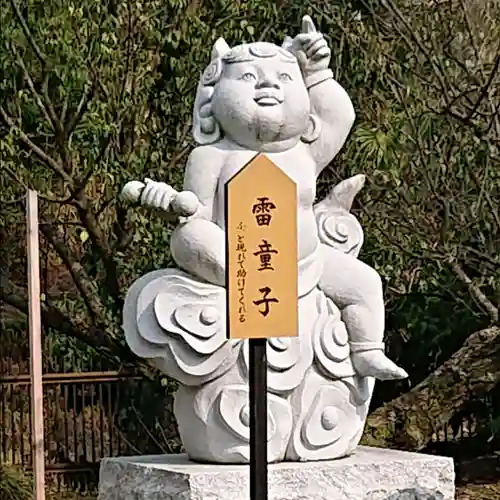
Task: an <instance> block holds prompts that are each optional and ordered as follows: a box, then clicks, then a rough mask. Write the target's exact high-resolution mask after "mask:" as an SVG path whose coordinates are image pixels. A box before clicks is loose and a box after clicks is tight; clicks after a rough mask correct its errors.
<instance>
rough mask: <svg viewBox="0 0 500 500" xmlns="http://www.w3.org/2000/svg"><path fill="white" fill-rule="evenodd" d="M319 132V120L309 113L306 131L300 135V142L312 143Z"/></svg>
mask: <svg viewBox="0 0 500 500" xmlns="http://www.w3.org/2000/svg"><path fill="white" fill-rule="evenodd" d="M320 133H321V121H320V119H319V118H318V117H317V116H316V115H315V114H312V113H311V114H310V115H309V122H308V124H307V132H306V133H305V134H303V135H302V137H301V139H302V142H305V143H306V144H311V143H313V142H314V141H315V140H316V139H317V138H318V137H319V134H320Z"/></svg>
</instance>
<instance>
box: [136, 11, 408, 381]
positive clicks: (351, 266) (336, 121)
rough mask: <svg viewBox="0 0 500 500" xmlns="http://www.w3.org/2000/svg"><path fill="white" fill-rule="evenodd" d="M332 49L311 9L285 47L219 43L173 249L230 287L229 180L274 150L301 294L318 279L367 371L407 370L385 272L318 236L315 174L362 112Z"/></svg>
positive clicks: (198, 107)
mask: <svg viewBox="0 0 500 500" xmlns="http://www.w3.org/2000/svg"><path fill="white" fill-rule="evenodd" d="M330 56H331V53H330V49H329V47H328V45H327V42H326V40H325V39H324V37H323V35H322V34H321V33H319V32H317V31H316V29H315V27H314V25H313V23H312V20H311V18H310V17H309V16H305V17H304V18H303V21H302V33H300V34H299V35H297V36H296V37H295V38H293V39H291V38H287V39H286V40H285V42H284V43H283V46H282V47H278V46H276V45H274V44H270V43H265V42H256V43H249V44H243V45H239V46H237V47H234V48H232V49H231V48H230V47H229V46H228V45H227V44H226V42H225V41H224V40H223V39H219V40H218V41H217V42H216V43H215V45H214V48H213V52H212V60H211V62H210V64H209V66H208V67H207V68H206V69H205V71H204V73H203V74H202V76H201V79H200V82H199V86H198V91H197V96H196V101H195V106H194V114H193V135H194V139H195V140H196V142H197V143H198V144H199V146H198V147H197V148H196V149H194V150H193V151H192V153H191V155H190V157H189V160H188V163H187V167H186V172H185V179H184V191H183V192H181V193H177V194H175V196H174V198H173V200H172V207H173V209H174V210H176V211H177V212H179V213H180V214H182V215H184V216H187V217H183V218H182V219H181V224H180V225H179V226H178V227H177V229H176V230H175V231H174V234H173V235H172V239H171V249H172V255H173V257H174V260H175V261H176V263H177V264H178V265H179V267H181V268H182V269H184V270H185V271H187V272H189V273H191V274H192V275H194V276H197V277H199V278H202V279H204V280H206V281H208V282H210V283H213V284H216V285H220V286H224V283H225V235H224V185H225V183H226V182H227V181H228V180H229V179H230V178H231V177H232V176H233V175H234V174H235V173H236V172H238V170H240V169H241V168H242V167H243V166H244V165H245V164H247V163H248V162H249V161H250V160H251V159H252V158H253V157H254V156H255V155H256V154H257V153H265V154H266V155H267V156H268V157H269V158H270V159H271V160H272V161H273V162H274V163H275V164H276V165H277V166H279V167H280V168H282V169H283V171H284V172H286V173H287V174H288V175H289V176H290V177H291V178H292V179H293V180H294V181H295V182H296V184H297V189H298V193H297V194H298V234H299V241H298V257H299V294H300V293H302V294H305V293H307V291H308V287H309V289H310V286H311V279H313V281H314V283H313V285H314V286H316V285H317V286H319V288H320V289H321V290H322V291H323V292H324V293H325V294H326V295H327V296H328V297H329V298H330V299H332V300H333V301H334V303H335V304H336V305H337V306H338V307H339V308H340V309H341V310H342V319H343V320H344V322H345V324H346V326H347V330H348V334H349V340H350V345H351V359H352V362H353V365H354V368H355V370H356V372H357V373H358V374H359V375H360V376H373V377H375V378H377V379H381V380H384V379H397V378H405V377H406V376H407V374H406V372H405V371H404V370H403V369H401V368H399V367H398V366H396V365H395V364H394V363H393V362H392V361H391V360H390V359H389V358H387V357H386V356H385V354H384V350H383V342H382V341H383V334H384V301H383V292H382V282H381V279H380V277H379V275H378V274H377V272H376V271H375V270H373V269H372V268H371V267H369V266H367V265H366V264H364V263H363V262H361V261H359V260H357V259H356V258H355V257H353V256H351V255H347V254H345V253H343V252H341V251H339V250H336V249H334V248H332V247H331V246H327V245H324V244H322V243H321V242H320V239H319V236H318V228H317V223H316V218H315V214H314V212H313V204H314V200H315V195H316V180H317V178H318V176H319V174H320V173H321V171H322V170H323V169H324V168H325V167H326V166H327V165H328V164H329V163H330V162H331V160H332V159H333V158H334V157H335V156H336V154H337V153H338V152H339V150H340V149H341V147H342V146H343V144H344V142H345V140H346V138H347V136H348V134H349V131H350V129H351V127H352V125H353V123H354V119H355V113H354V109H353V106H352V103H351V100H350V98H349V96H348V95H347V93H346V92H345V91H344V89H343V88H342V87H341V86H340V85H339V84H338V83H337V82H336V81H335V80H334V79H333V73H332V71H331V70H330V69H329V64H330ZM169 189H170V190H171V188H170V187H169V186H167V185H166V184H163V183H157V182H148V183H147V184H146V187H145V188H144V191H143V193H142V196H141V202H142V204H145V205H149V206H161V205H162V203H164V202H163V201H162V200H164V199H165V193H166V192H167V191H168V190H169ZM170 192H171V191H170ZM193 193H194V195H193ZM164 208H166V207H164ZM311 262H312V263H313V265H311ZM314 276H316V278H314Z"/></svg>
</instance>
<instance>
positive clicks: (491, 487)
mask: <svg viewBox="0 0 500 500" xmlns="http://www.w3.org/2000/svg"><path fill="white" fill-rule="evenodd" d="M456 472H457V495H456V498H457V500H499V499H500V453H498V454H494V455H490V456H484V457H478V458H475V459H472V460H467V461H462V462H458V463H456Z"/></svg>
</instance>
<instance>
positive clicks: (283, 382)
mask: <svg viewBox="0 0 500 500" xmlns="http://www.w3.org/2000/svg"><path fill="white" fill-rule="evenodd" d="M330 56H331V51H330V48H329V47H328V44H327V41H326V39H325V38H324V37H323V35H322V34H321V33H319V32H317V31H316V29H315V27H314V24H313V22H312V20H311V19H310V18H309V17H308V16H305V17H304V19H303V22H302V29H301V32H300V33H299V34H298V35H297V36H295V37H294V38H287V39H286V40H285V41H284V43H283V44H282V46H278V45H274V44H272V43H267V42H256V43H249V44H242V45H238V46H236V47H232V48H231V47H229V46H228V44H227V43H226V42H225V41H224V40H223V39H219V40H218V41H217V42H216V43H215V45H214V47H213V51H212V56H211V61H210V62H209V64H208V66H207V67H206V68H205V70H204V71H203V73H202V75H201V78H200V81H199V85H198V90H197V95H196V99H195V104H194V110H193V137H194V139H195V141H196V142H197V143H198V146H197V147H196V148H195V149H194V150H193V151H192V152H191V154H190V156H189V159H188V162H187V165H186V170H185V177H184V186H183V191H182V192H180V193H179V192H177V191H175V189H173V188H172V187H171V186H169V185H167V184H165V183H163V182H157V181H153V180H151V179H146V180H145V182H139V181H132V182H131V183H129V184H127V185H126V186H125V188H124V190H123V196H124V198H125V199H126V200H128V201H138V202H139V203H140V204H141V205H143V206H145V207H150V208H155V209H161V210H165V211H171V212H174V213H175V214H177V215H178V216H179V218H180V219H179V222H180V223H179V225H178V226H177V227H176V229H175V230H174V232H173V234H172V237H171V239H170V248H171V253H172V256H173V258H174V260H175V262H176V264H177V266H178V269H165V270H159V271H154V272H152V273H149V274H146V275H145V276H143V277H141V278H140V279H138V280H137V281H136V282H135V283H133V285H132V286H131V288H130V290H129V292H128V294H127V296H126V299H125V307H124V311H123V328H124V332H125V338H126V341H127V343H128V345H129V347H130V349H131V350H132V351H133V352H134V353H135V354H136V355H138V356H140V357H143V358H146V359H148V360H149V361H150V362H151V363H152V364H153V365H155V366H156V367H157V368H158V369H159V370H161V371H162V372H164V373H165V374H166V375H168V376H170V377H173V378H175V379H176V380H177V381H178V382H179V383H180V385H179V390H178V392H177V394H176V396H175V406H174V411H175V415H176V418H177V422H178V425H179V432H180V436H181V439H182V442H183V445H184V448H185V449H186V451H187V453H188V455H189V456H190V457H191V458H192V459H196V460H199V461H205V462H215V463H247V462H248V460H249V454H250V450H249V428H248V418H247V417H246V415H248V408H247V401H248V354H247V352H248V349H247V347H248V346H247V344H246V342H243V341H229V340H226V339H227V336H226V333H227V332H226V304H225V297H226V290H225V274H226V273H225V240H226V238H225V216H224V206H225V198H224V196H225V185H226V183H227V182H228V181H229V180H230V179H231V178H232V177H233V176H234V175H235V174H236V173H237V172H239V171H240V170H241V168H243V167H244V166H245V165H246V164H247V163H248V162H249V161H250V160H251V159H252V158H254V157H255V156H256V155H257V154H265V155H266V156H267V157H268V158H269V159H270V160H271V161H272V162H273V163H274V164H275V165H276V166H277V167H278V168H280V169H282V170H283V172H284V173H286V174H287V175H288V176H289V177H290V178H291V179H292V180H293V181H294V182H295V184H296V186H297V195H298V196H297V200H298V207H297V214H298V219H297V228H298V263H297V266H298V281H299V283H298V305H297V307H298V315H299V336H298V337H297V338H291V339H290V341H289V342H288V343H286V344H285V343H283V342H281V343H278V342H273V341H272V340H270V341H268V345H267V357H268V381H269V383H268V392H269V397H268V399H269V426H268V427H269V434H268V449H269V460H270V461H271V462H279V461H282V460H285V459H286V460H289V461H293V460H300V461H306V460H325V459H332V458H338V457H342V456H346V455H348V454H349V453H351V452H352V451H353V450H354V449H355V447H356V445H357V444H358V442H359V439H360V437H361V433H362V430H363V426H364V423H365V419H366V414H367V411H368V406H369V403H370V399H371V396H372V392H373V386H374V380H375V379H383V380H385V379H396V378H404V377H406V376H407V374H406V372H405V371H404V370H402V369H401V368H399V367H398V366H396V365H395V364H394V363H393V362H392V361H391V360H389V359H388V358H387V357H386V356H385V354H384V343H383V336H384V300H383V290H382V283H381V280H380V277H379V275H378V274H377V273H376V272H375V271H374V270H373V269H372V268H370V267H368V266H367V265H366V264H364V263H363V262H361V261H360V260H358V258H357V257H358V254H359V251H360V249H361V246H362V243H363V230H362V228H361V226H360V224H359V222H358V221H357V220H356V218H355V217H354V216H353V215H352V214H351V213H350V209H351V206H352V202H353V200H354V197H355V196H356V194H357V193H358V192H359V190H360V189H361V188H362V186H363V184H364V176H362V175H358V176H354V177H352V178H351V179H347V180H345V181H343V182H341V183H340V184H338V185H337V186H335V187H334V188H333V189H332V191H331V192H330V194H329V195H328V196H327V197H326V198H325V199H324V200H322V201H320V202H319V203H316V204H315V196H316V181H317V179H318V176H319V175H320V173H321V171H322V170H323V169H324V168H325V167H326V166H327V165H328V164H329V163H330V162H331V160H332V159H333V158H334V157H335V156H336V155H337V153H338V152H339V150H340V149H341V148H342V146H343V144H344V142H345V140H346V138H347V136H348V134H349V131H350V129H351V127H352V125H353V123H354V118H355V113H354V108H353V105H352V103H351V100H350V98H349V96H348V95H347V93H346V91H345V90H344V89H343V88H342V87H341V86H340V85H339V84H338V83H337V82H336V81H335V80H334V79H333V72H332V70H331V69H330V68H329V64H330ZM249 210H251V206H249ZM248 251H249V252H252V251H254V250H252V249H248ZM252 293H253V292H252ZM247 295H248V296H247V298H246V299H245V300H246V301H247V303H246V304H245V306H246V309H247V310H248V309H250V308H251V307H256V306H254V304H253V302H252V301H251V299H250V297H251V296H252V294H251V293H250V292H249V293H248V294H247ZM292 416H293V418H292Z"/></svg>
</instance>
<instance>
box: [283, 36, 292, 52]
mask: <svg viewBox="0 0 500 500" xmlns="http://www.w3.org/2000/svg"><path fill="white" fill-rule="evenodd" d="M292 47H293V38H292V37H291V36H285V39H284V40H283V43H282V44H281V48H282V49H285V50H288V51H289V52H291V51H292Z"/></svg>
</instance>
